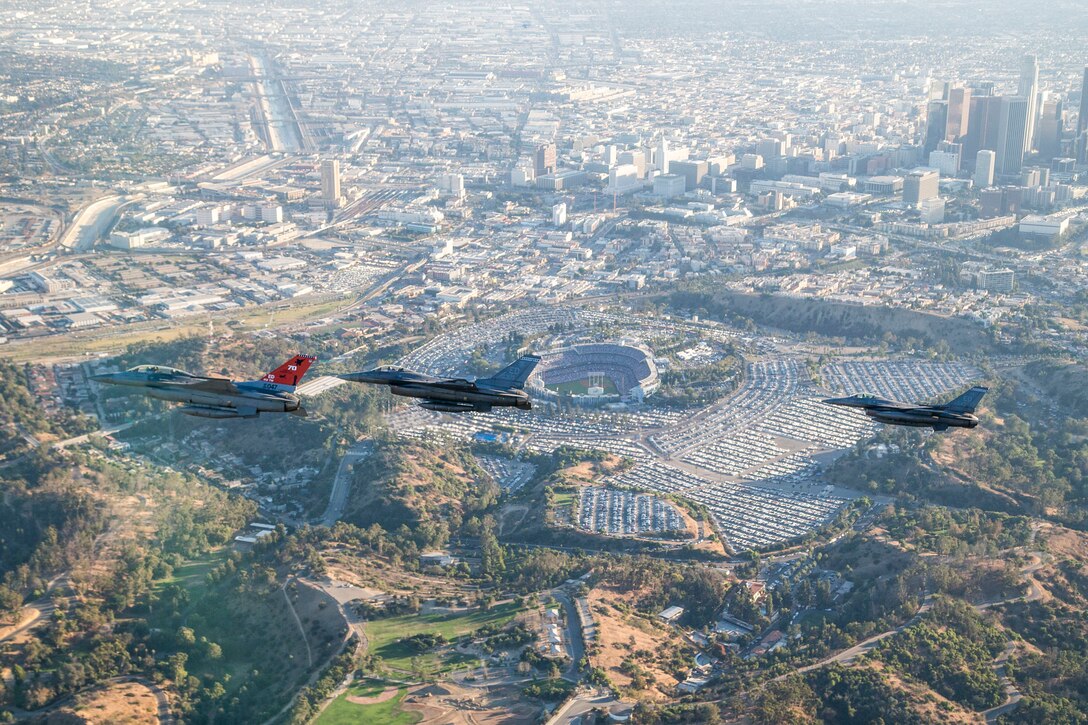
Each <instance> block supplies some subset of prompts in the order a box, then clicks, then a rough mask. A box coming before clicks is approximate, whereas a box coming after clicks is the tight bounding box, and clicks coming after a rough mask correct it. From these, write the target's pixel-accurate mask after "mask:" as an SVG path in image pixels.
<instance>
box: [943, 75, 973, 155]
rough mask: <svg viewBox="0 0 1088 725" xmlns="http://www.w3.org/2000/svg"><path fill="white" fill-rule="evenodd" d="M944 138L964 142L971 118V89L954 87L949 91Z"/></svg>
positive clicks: (954, 141)
mask: <svg viewBox="0 0 1088 725" xmlns="http://www.w3.org/2000/svg"><path fill="white" fill-rule="evenodd" d="M946 116H947V120H946V122H945V130H944V140H945V141H952V142H953V143H962V141H963V138H964V136H966V135H967V129H968V128H969V125H970V118H971V89H970V88H959V87H957V88H952V89H950V90H949V91H948V112H947V114H946Z"/></svg>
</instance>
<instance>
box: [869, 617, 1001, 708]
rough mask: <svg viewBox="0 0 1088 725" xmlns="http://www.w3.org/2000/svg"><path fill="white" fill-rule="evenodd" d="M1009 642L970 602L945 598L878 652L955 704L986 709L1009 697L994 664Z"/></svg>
mask: <svg viewBox="0 0 1088 725" xmlns="http://www.w3.org/2000/svg"><path fill="white" fill-rule="evenodd" d="M1005 642H1006V637H1005V635H1004V634H1002V633H1001V631H1000V630H998V629H997V628H996V627H994V626H993V625H991V624H988V623H986V622H984V621H982V619H981V618H980V617H979V616H978V615H977V614H976V613H975V612H974V610H973V609H971V607H970V606H968V605H967V604H966V603H964V602H962V601H959V600H954V599H948V598H943V597H942V598H939V599H937V600H936V602H935V604H934V606H933V609H932V610H930V612H928V613H927V614H926V616H925V618H924V620H923V621H921V622H919V623H918V624H915V625H912V626H910V627H908V628H906V629H905V630H903V631H902V632H899V633H898V634H896V635H894V636H892V637H889V638H888V639H886V640H884V641H883V642H881V643H880V646H879V647H878V649H877V651H876V656H877V657H879V658H880V659H881V660H883V661H884V662H886V663H887V664H888V665H890V666H891V667H894V668H895V669H897V670H899V671H900V672H902V673H904V674H905V675H907V676H909V677H911V678H913V679H915V680H918V681H920V682H924V683H925V684H926V685H928V686H929V687H930V688H932V689H933V690H934V691H935V692H937V693H939V694H940V695H943V696H944V697H946V698H948V699H949V700H952V701H953V702H958V703H960V704H962V705H965V706H967V707H968V708H970V709H972V710H985V709H987V708H991V707H994V706H996V705H999V704H1000V703H1001V701H1002V700H1003V699H1004V698H1003V695H1002V687H1001V683H1000V681H999V680H998V679H997V675H996V674H995V673H994V671H993V669H992V668H991V667H990V664H991V663H992V662H993V661H994V658H995V657H997V655H998V654H999V653H1000V652H1001V651H1002V650H1003V649H1004V648H1005Z"/></svg>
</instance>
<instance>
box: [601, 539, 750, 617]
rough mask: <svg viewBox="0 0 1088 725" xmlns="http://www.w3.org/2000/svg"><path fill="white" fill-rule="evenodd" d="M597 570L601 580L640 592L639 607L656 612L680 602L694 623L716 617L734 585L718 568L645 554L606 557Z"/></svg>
mask: <svg viewBox="0 0 1088 725" xmlns="http://www.w3.org/2000/svg"><path fill="white" fill-rule="evenodd" d="M599 571H600V576H601V580H602V582H603V583H606V584H609V585H611V586H614V587H617V588H620V589H624V590H628V591H637V592H641V593H642V594H641V597H640V599H639V602H638V607H639V609H640V610H642V611H644V612H648V613H653V614H656V613H657V612H659V611H661V610H662V609H664V608H665V607H667V606H671V605H674V604H675V605H680V606H683V607H684V617H683V619H684V621H685V622H686V623H687V624H689V625H691V626H694V627H702V626H704V625H707V624H709V623H712V622H714V621H716V618H717V616H718V613H719V612H721V610H722V608H723V607H724V606H725V603H726V599H727V597H728V596H729V592H730V590H731V589H732V586H733V585H732V584H731V583H730V581H729V580H728V579H727V578H726V577H725V575H723V574H722V573H721V572H719V571H717V570H714V569H706V568H702V567H691V566H680V565H677V564H674V563H671V562H667V561H663V560H661V559H655V558H651V557H648V556H623V557H619V556H616V557H608V558H607V559H606V563H605V564H603V565H602V566H600V567H599Z"/></svg>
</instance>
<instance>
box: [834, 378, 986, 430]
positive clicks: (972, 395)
mask: <svg viewBox="0 0 1088 725" xmlns="http://www.w3.org/2000/svg"><path fill="white" fill-rule="evenodd" d="M988 390H989V388H983V387H978V386H976V387H974V388H971V389H970V390H968V391H967V392H966V393H964V394H963V395H961V396H959V397H958V398H956V399H955V400H953V401H952V402H950V403H945V404H944V405H911V404H910V403H897V402H895V401H894V400H885V399H884V398H878V397H877V396H875V395H867V394H860V395H851V396H849V397H847V398H828V399H827V400H825V401H824V402H825V403H830V404H831V405H844V406H846V407H848V408H862V409H864V410H865V415H867V416H869V417H870V418H872V419H873V420H875V421H877V422H879V423H888V424H890V425H906V426H912V427H915V428H932V429H933V430H936V431H944V430H948V429H949V428H974V427H975V426H977V425H978V418H977V417H976V416H975V408H976V407H978V404H979V401H981V400H982V396H984V395H986V392H987V391H988Z"/></svg>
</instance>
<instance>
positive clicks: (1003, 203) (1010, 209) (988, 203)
mask: <svg viewBox="0 0 1088 725" xmlns="http://www.w3.org/2000/svg"><path fill="white" fill-rule="evenodd" d="M1023 195H1024V190H1023V189H1022V188H1020V187H1019V186H1002V187H996V186H991V187H990V188H989V189H983V190H982V191H980V192H979V195H978V197H979V201H980V202H981V203H982V210H981V211H980V213H979V216H981V217H982V218H983V219H992V218H993V217H995V216H1005V215H1006V214H1018V213H1020V205H1021V203H1022V201H1023Z"/></svg>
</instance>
